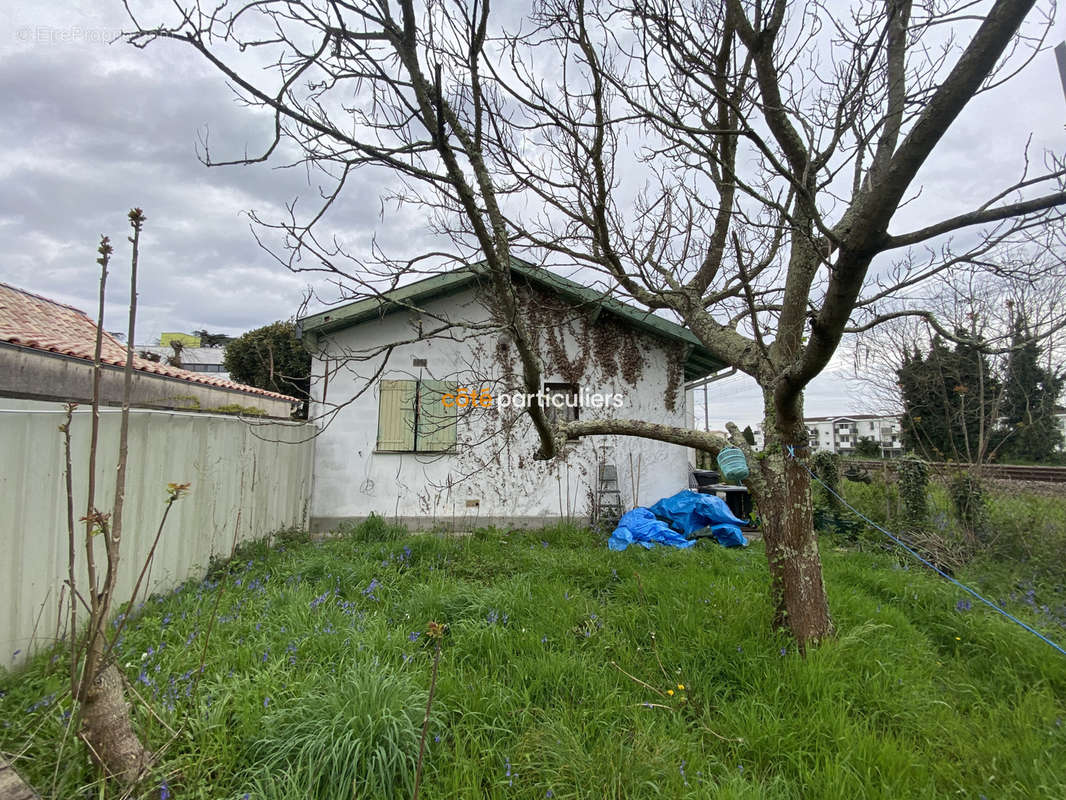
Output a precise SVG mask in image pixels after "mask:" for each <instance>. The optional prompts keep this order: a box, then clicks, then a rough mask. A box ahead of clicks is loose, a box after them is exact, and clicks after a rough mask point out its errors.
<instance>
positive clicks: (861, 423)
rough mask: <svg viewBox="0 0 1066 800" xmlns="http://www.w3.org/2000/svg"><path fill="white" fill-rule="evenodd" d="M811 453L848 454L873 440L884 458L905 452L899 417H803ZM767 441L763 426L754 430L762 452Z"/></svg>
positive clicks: (862, 415)
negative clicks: (864, 442)
mask: <svg viewBox="0 0 1066 800" xmlns="http://www.w3.org/2000/svg"><path fill="white" fill-rule="evenodd" d="M803 424H804V425H806V427H807V436H808V437H809V440H810V445H811V449H812V450H829V451H831V452H834V453H840V454H842V455H847V454H850V453H853V452H854V451H855V445H856V444H858V442H860V441H862V440H863V439H872V440H873V441H874V442H876V443H877V445H878V447H880V449H881V455H882V457H885V458H889V457H892V456H897V455H901V454H902V453H903V440H902V437H901V435H900V418H899V416H898V415H891V414H890V415H877V414H851V415H848V416H833V417H804V419H803ZM765 442H766V436H765V432H764V431H763V427H762V423H760V424H759V425H758V426H757V427H756V429H755V447H756V449H757V450H762V448H763V445H764V444H765Z"/></svg>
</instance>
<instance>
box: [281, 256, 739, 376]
mask: <svg viewBox="0 0 1066 800" xmlns="http://www.w3.org/2000/svg"><path fill="white" fill-rule="evenodd" d="M483 264H484V262H480V263H478V264H467V265H463V266H461V267H458V268H456V269H454V270H451V271H449V272H442V273H440V274H439V275H431V276H429V277H428V278H423V279H422V280H419V281H415V282H414V283H409V284H407V285H406V286H400V287H397V288H396V289H391V290H389V291H387V292H384V293H383V295H382V296H381V297H367V298H364V299H362V300H355V301H352V302H351V303H348V304H347V305H344V306H340V307H339V308H331V309H327V310H326V311H320V312H318V313H317V314H310V315H308V316H306V317H302V318H301V319H299V320H297V326H298V330H299V332H300V334H301V335H303V336H307V335H308V334H312V335H323V334H328V333H332V332H333V331H338V330H343V329H344V328H349V327H352V326H354V325H361V324H362V323H364V322H368V321H370V320H373V319H381V318H382V317H385V316H387V315H388V314H392V313H395V312H397V311H401V310H403V309H404V308H406V307H408V306H410V305H418V304H419V303H421V302H423V301H425V300H427V299H435V298H439V297H446V296H448V295H450V294H455V293H456V292H460V291H462V290H463V289H465V288H467V286H469V285H471V284H474V283H476V282H477V281H478V278H479V277H481V275H482V274H483V269H484V268H483ZM511 270H512V272H514V273H517V274H518V275H521V276H522V277H524V278H526V279H528V280H530V281H532V282H533V283H536V284H539V285H541V286H544V287H547V288H550V289H552V290H553V291H556V292H558V293H560V294H562V295H565V296H567V297H569V298H570V299H572V300H575V301H576V302H577V303H579V304H588V305H589V306H590V307H595V306H599V307H600V308H601V309H603V310H604V311H607V312H609V313H611V314H614V315H615V316H617V317H619V318H620V319H622V320H623V321H625V322H628V323H629V324H631V325H633V326H634V327H635V328H638V329H640V330H643V331H645V332H648V333H653V334H656V335H658V336H662V337H664V338H666V339H672V340H674V341H678V342H681V343H682V344H685V345H688V348H687V354H686V358H685V381H686V382H689V381H694V380H699V379H700V378H703V377H705V376H707V375H710V374H712V373H714V372H717V371H719V370H721V369H723V368H725V366H726V365H725V364H723V363H722V362H721V361H719V360H718V359H717V358H715V357H714V356H713V355H712V354H711V352H710V351H709V350H708V349H707V348H706V347H705V346H704V345H703V344H702V343H701V342H700V340H699V339H698V338H697V337H696V335H695V334H694V333H692V331H690V330H688V329H687V328H684V327H682V326H681V325H678V324H677V323H676V322H671V321H670V320H668V319H664V318H663V317H660V316H657V315H655V314H653V313H652V312H651V311H646V310H643V309H639V308H635V307H634V306H631V305H629V304H628V303H623V302H622V301H621V300H617V299H615V298H613V297H610V296H608V295H606V294H604V293H603V292H600V291H597V290H596V289H593V288H591V287H589V286H583V285H582V284H580V283H577V282H576V281H572V280H570V279H569V278H564V277H562V276H561V275H556V274H555V273H553V272H550V271H549V270H547V269H544V268H543V267H538V266H536V265H534V264H531V263H530V262H528V261H523V260H522V259H519V258H515V257H514V256H512V257H511Z"/></svg>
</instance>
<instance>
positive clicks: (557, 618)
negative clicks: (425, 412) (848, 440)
mask: <svg viewBox="0 0 1066 800" xmlns="http://www.w3.org/2000/svg"><path fill="white" fill-rule="evenodd" d="M373 532H374V531H371V530H368V531H364V533H365V534H371V533H373ZM378 533H380V531H378ZM360 538H363V539H365V538H367V536H361V537H360V536H357V537H349V538H345V539H339V540H333V541H329V542H327V543H325V544H319V545H291V544H290V545H289V546H288V547H287V548H286V549H284V550H283V551H281V552H278V551H276V550H275V551H267V550H266V549H265V547H260V548H250V549H248V550H247V551H246V552H245V555H244V558H243V559H242V560H240V561H239V563H237V564H235V565H233V571H232V573H231V575H230V577H229V579H228V582H227V584H226V585H225V590H224V592H223V594H222V599H221V602H220V603H219V605H218V609H219V610H218V614H219V617H218V620H217V622H216V623H215V625H214V630H213V632H212V634H211V639H210V645H209V648H208V652H207V654H206V658H205V670H204V672H203V675H202V678H201V679H200V680H199V682H197V681H196V674H197V672H198V668H199V665H200V660H201V653H202V648H203V644H204V639H205V630H206V628H207V626H208V620H209V619H210V618H211V615H212V611H213V609H214V607H215V603H216V598H217V597H218V593H219V592H220V591H221V584H220V583H219V582H218V576H217V575H216V577H215V578H214V579H212V580H211V581H208V582H204V583H199V582H198V583H190V584H188V585H186V586H184V587H182V588H181V589H180V590H179V591H177V592H175V593H174V594H172V595H169V596H166V597H161V598H155V599H153V600H152V601H150V602H149V603H148V605H147V607H146V608H145V609H144V611H143V613H142V615H141V616H140V617H139V619H138V621H137V622H136V623H135V624H132V625H131V628H130V630H129V631H128V633H127V634H126V635H125V637H124V641H123V642H122V645H121V660H122V662H123V663H124V664H125V665H126V673H127V675H128V676H129V679H130V681H131V683H132V685H133V686H134V687H135V688H136V689H137V690H138V692H140V694H141V695H143V696H144V697H145V698H146V699H147V700H149V701H150V702H151V705H152V708H153V711H154V714H155V715H158V718H156V716H153V715H150V714H149V713H147V712H146V711H145V710H144V708H143V707H141V708H140V709H139V710H138V711H137V721H138V724H139V725H140V727H141V729H142V731H143V733H144V735H145V736H146V737H147V739H148V741H149V742H150V744H151V746H152V747H153V748H154V749H156V750H158V751H160V752H162V753H163V760H162V764H161V766H160V769H159V771H158V775H156V776H154V778H153V780H152V784H151V785H152V789H151V791H150V792H147V793H145V794H144V795H143V796H145V797H160V796H168V795H169V796H172V797H177V798H186V797H187V798H242V797H249V798H278V799H279V800H280V798H286V800H298V798H303V797H318V798H351V797H359V798H369V797H409V796H410V786H411V782H412V778H413V772H414V761H415V758H416V756H417V752H418V742H419V733H420V729H421V722H422V716H423V713H424V708H425V697H426V691H427V689H428V687H429V676H430V671H431V667H432V653H433V649H432V644H431V643H430V642H429V641H428V640H427V637H426V635H425V633H424V631H425V629H426V623H427V622H429V621H430V620H437V621H441V622H446V623H447V624H448V626H449V633H448V635H447V636H446V638H445V640H444V646H443V656H442V659H441V663H440V678H439V682H438V686H437V700H436V701H435V705H434V719H433V723H432V725H431V727H430V735H429V737H428V745H427V754H426V761H425V776H424V784H423V792H422V796H423V797H426V798H454V797H464V798H465V797H471V798H474V797H499V798H510V797H514V798H519V797H521V798H547V797H554V798H572V797H589V798H592V797H595V798H602V797H612V798H613V797H665V798H685V797H718V798H742V797H743V798H797V800H798V799H799V798H804V800H807V799H809V798H815V799H818V798H842V799H846V800H857V799H858V798H875V797H877V798H886V799H888V798H891V800H899V799H900V798H907V797H922V798H926V797H941V796H943V797H967V798H975V799H976V798H979V797H981V796H985V797H987V798H989V800H998V799H999V798H1011V797H1019V798H1020V797H1026V798H1058V797H1066V724H1064V723H1066V657H1063V656H1062V655H1060V654H1058V653H1056V652H1055V651H1054V650H1052V649H1051V648H1050V647H1048V646H1047V645H1046V644H1044V643H1042V642H1040V641H1039V640H1037V639H1036V638H1035V637H1033V636H1032V635H1030V634H1028V633H1026V632H1024V631H1022V630H1021V629H1019V628H1018V627H1016V626H1014V625H1011V624H1010V623H1008V622H1007V621H1005V620H1003V619H1002V618H999V617H997V616H995V615H993V614H992V612H990V611H988V610H981V609H979V608H978V607H977V605H976V603H975V604H974V606H973V608H971V609H969V610H961V609H960V607H959V606H958V605H957V603H958V601H959V600H961V599H963V598H964V595H963V594H962V593H961V592H959V591H958V590H957V589H955V588H954V587H952V586H950V585H949V584H947V583H945V582H943V581H940V580H938V579H934V578H932V577H929V576H928V575H926V574H924V573H923V572H921V571H919V570H918V569H917V568H911V569H901V568H900V565H899V563H898V562H897V561H896V560H895V559H894V558H891V557H889V556H886V555H876V554H870V553H856V552H843V551H837V550H836V549H835V548H833V547H832V546H831V545H828V544H827V545H825V546H824V548H823V550H824V561H825V571H826V579H827V582H828V586H829V594H830V599H831V602H832V606H833V613H834V617H835V620H836V622H837V626H838V629H839V634H838V636H837V637H836V638H835V639H834V640H832V641H830V642H827V643H825V644H823V645H822V646H821V647H819V648H818V649H817V650H816V651H814V652H813V653H811V654H810V655H809V656H808V657H807V658H806V659H803V658H801V657H800V656H799V655H798V654H797V653H796V652H795V650H794V648H793V647H792V646H791V645H790V643H789V641H788V640H787V639H786V638H785V637H783V636H779V635H775V634H772V633H771V632H770V631H769V630H768V620H769V617H770V611H769V604H768V600H767V591H766V587H767V571H766V563H765V557H764V555H763V553H762V551H761V548H760V546H759V545H758V544H756V545H753V546H752V547H751V548H749V549H748V550H743V551H738V550H725V549H722V548H719V547H717V546H715V545H713V544H701V545H700V546H698V547H697V548H694V549H692V550H688V551H673V550H664V549H656V550H652V551H642V550H638V549H633V548H631V549H630V550H629V551H627V552H624V553H612V552H610V551H608V550H607V548H606V547H605V546H604V545H603V542H602V541H598V540H595V539H593V538H592V536H591V535H590V534H588V533H585V532H581V531H576V530H567V529H553V530H547V531H538V532H530V533H513V534H502V533H499V532H496V531H484V532H481V533H479V534H477V535H475V536H473V537H469V538H465V539H449V538H443V537H437V536H430V535H426V536H414V537H406V538H396V539H393V540H389V541H359V540H357V539H360ZM1027 619H1029V618H1027ZM1031 621H1034V622H1038V621H1039V620H1038V619H1037V617H1036V616H1035V615H1034V616H1033V618H1032V620H1031ZM1046 630H1048V632H1049V633H1052V634H1054V631H1052V630H1050V629H1046ZM1058 636H1059V638H1064V637H1063V631H1062V630H1061V629H1060V630H1059V631H1058ZM49 661H50V659H49V656H48V655H47V654H45V655H43V656H41V657H39V658H38V660H37V661H35V662H34V664H33V666H32V668H31V669H30V670H29V671H26V672H23V673H20V674H19V675H7V676H4V677H3V678H2V679H0V685H2V688H3V691H4V695H3V697H2V698H0V747H2V749H3V750H4V751H5V752H7V753H12V752H21V751H23V749H24V750H25V752H24V757H23V758H22V759H21V760H20V761H19V762H18V767H19V768H20V770H21V772H22V773H23V775H25V776H26V777H27V778H30V779H31V780H32V781H33V782H34V783H35V784H36V785H37V787H38V788H39V789H41V791H42V792H43V793H44V795H45V796H47V797H55V798H70V797H82V796H84V797H100V796H101V794H100V787H99V784H98V783H96V777H95V775H94V772H93V770H92V769H91V768H90V767H89V765H88V763H87V761H86V759H85V756H84V753H83V752H82V751H81V750H80V749H79V748H78V747H76V746H75V742H74V741H73V739H72V737H70V736H64V711H65V710H66V709H68V708H69V701H67V700H65V699H63V695H62V687H63V685H64V679H63V675H62V664H61V663H57V664H56V665H55V666H50V664H49ZM627 674H628V676H627ZM643 684H647V686H645V685H643ZM682 686H683V687H684V688H681V687H682ZM669 692H672V694H670V693H669ZM172 731H173V732H172ZM57 754H59V760H58V763H59V766H58V768H57V766H56V764H57ZM164 780H165V781H166V782H167V786H168V788H167V789H166V791H163V790H162V789H161V787H162V784H163V781H164ZM353 784H354V787H355V790H354V792H353ZM107 796H111V794H110V793H109V794H108V795H107ZM114 796H116V797H117V796H118V793H117V792H116V793H114Z"/></svg>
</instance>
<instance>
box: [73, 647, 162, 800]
mask: <svg viewBox="0 0 1066 800" xmlns="http://www.w3.org/2000/svg"><path fill="white" fill-rule="evenodd" d="M99 657H100V653H94V654H91V655H90V663H89V666H90V667H95V669H94V670H93V671H94V672H95V673H96V675H95V678H93V679H92V680H91V682H90V683H89V684H88V686H86V687H84V689H83V690H82V692H81V693H82V695H83V697H82V703H81V735H82V739H83V740H84V741H85V743H86V744H87V745H88V746H89V752H90V753H91V755H92V758H93V761H94V762H96V764H98V765H99V766H100V767H101V768H103V770H104V772H105V773H106V774H107V775H108V776H110V777H114V778H118V779H119V780H120V781H122V783H124V784H127V785H129V784H132V783H135V782H136V781H138V780H140V778H141V777H142V776H143V775H144V773H145V771H146V770H147V768H148V766H149V764H150V763H151V760H152V754H151V753H150V752H149V751H148V750H147V748H145V746H144V745H143V744H141V740H140V739H139V738H138V737H137V733H136V732H135V731H134V730H133V723H132V720H131V719H130V708H129V704H128V703H127V702H126V693H125V687H124V686H123V677H122V673H121V672H120V671H119V669H118V667H117V666H115V664H114V662H110V663H108V664H106V665H103V666H99V660H98V659H99Z"/></svg>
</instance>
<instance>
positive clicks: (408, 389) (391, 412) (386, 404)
mask: <svg viewBox="0 0 1066 800" xmlns="http://www.w3.org/2000/svg"><path fill="white" fill-rule="evenodd" d="M415 387H416V382H415V381H381V382H380V384H378V389H379V395H378V447H377V449H378V450H386V451H387V450H393V451H401V452H409V451H411V450H414V449H415Z"/></svg>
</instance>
